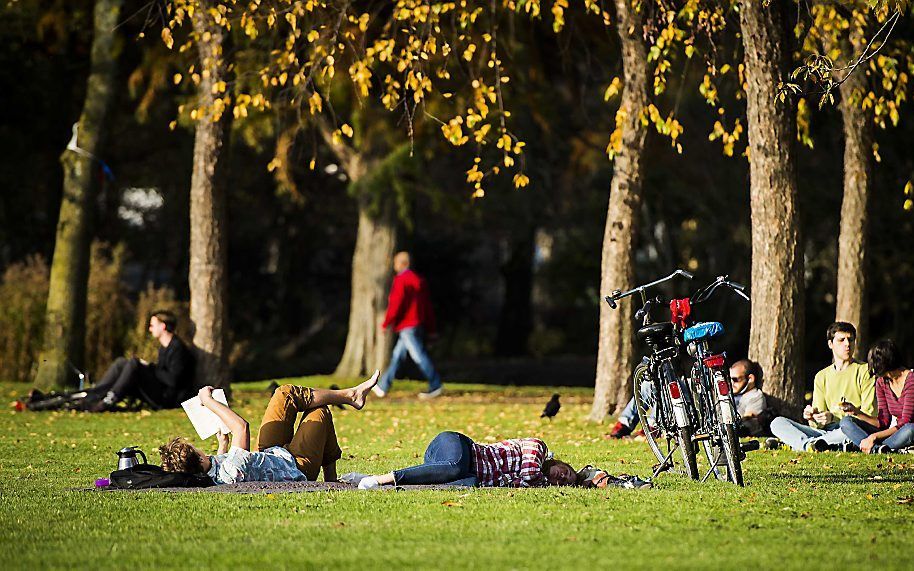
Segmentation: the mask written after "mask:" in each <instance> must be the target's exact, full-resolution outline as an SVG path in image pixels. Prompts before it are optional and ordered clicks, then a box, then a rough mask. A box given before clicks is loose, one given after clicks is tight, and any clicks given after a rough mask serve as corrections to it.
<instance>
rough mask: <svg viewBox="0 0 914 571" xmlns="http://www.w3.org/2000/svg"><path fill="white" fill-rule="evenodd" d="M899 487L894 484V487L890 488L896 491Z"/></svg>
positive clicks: (899, 485)
mask: <svg viewBox="0 0 914 571" xmlns="http://www.w3.org/2000/svg"><path fill="white" fill-rule="evenodd" d="M900 487H901V484H895V485H894V486H892V489H893V490H897V489H898V488H900Z"/></svg>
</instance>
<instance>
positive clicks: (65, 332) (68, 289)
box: [35, 0, 122, 390]
mask: <svg viewBox="0 0 914 571" xmlns="http://www.w3.org/2000/svg"><path fill="white" fill-rule="evenodd" d="M121 5H122V0H99V1H98V2H96V3H95V13H94V30H93V38H92V56H91V70H90V72H89V80H88V83H87V88H86V100H85V103H84V104H83V110H82V114H81V115H80V117H79V123H78V124H77V126H76V134H77V136H76V137H74V140H72V141H71V145H70V146H75V147H76V149H72V148H70V146H68V148H67V150H65V151H64V152H63V154H62V155H61V157H60V163H61V165H62V166H63V174H64V181H63V197H62V199H61V203H60V218H59V219H58V222H57V239H56V242H55V244H54V259H53V261H52V264H51V277H50V287H49V290H48V304H47V311H46V314H45V333H44V343H43V345H42V350H41V354H40V356H39V360H38V363H39V365H38V374H37V376H36V379H35V385H36V386H37V387H39V388H41V389H43V390H48V389H52V388H62V387H65V386H66V385H67V384H68V383H67V379H68V378H70V377H72V375H71V371H70V366H69V365H68V363H67V362H68V361H69V362H70V363H72V364H74V365H75V366H77V367H82V365H83V358H84V352H85V347H84V344H85V333H86V324H85V321H86V290H87V285H88V281H89V246H90V242H91V231H90V226H91V216H92V207H93V205H94V203H95V195H96V181H95V180H93V178H94V175H95V174H97V173H98V172H99V168H98V165H97V164H96V163H95V161H96V159H95V158H94V157H95V156H97V155H98V153H99V151H100V149H101V146H102V145H101V141H102V137H103V134H104V129H105V121H106V118H107V115H108V108H109V107H110V104H111V99H112V95H113V92H114V88H115V85H114V82H115V71H116V65H117V53H116V52H117V48H116V46H115V40H116V32H115V28H116V26H117V22H118V17H119V15H120V12H121ZM77 149H78V150H77Z"/></svg>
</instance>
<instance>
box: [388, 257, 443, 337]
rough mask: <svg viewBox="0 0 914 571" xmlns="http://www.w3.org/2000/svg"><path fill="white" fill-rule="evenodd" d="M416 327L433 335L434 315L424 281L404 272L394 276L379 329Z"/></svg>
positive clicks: (409, 271)
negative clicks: (385, 313)
mask: <svg viewBox="0 0 914 571" xmlns="http://www.w3.org/2000/svg"><path fill="white" fill-rule="evenodd" d="M416 326H422V327H423V328H424V329H425V332H426V333H428V334H432V333H434V332H435V313H434V311H432V301H431V299H430V297H429V294H428V285H427V284H426V283H425V280H424V279H422V277H420V276H419V274H417V273H416V272H414V271H412V270H404V271H402V272H400V273H399V274H397V275H396V276H394V281H393V284H391V286H390V297H389V298H388V299H387V315H385V316H384V323H383V324H382V325H381V327H382V328H384V329H386V328H388V327H393V328H394V331H402V330H404V329H406V328H407V327H416Z"/></svg>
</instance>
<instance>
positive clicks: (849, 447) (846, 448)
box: [841, 442, 860, 452]
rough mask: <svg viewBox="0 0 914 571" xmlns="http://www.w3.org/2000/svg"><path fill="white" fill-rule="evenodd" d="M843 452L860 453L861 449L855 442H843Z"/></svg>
mask: <svg viewBox="0 0 914 571" xmlns="http://www.w3.org/2000/svg"><path fill="white" fill-rule="evenodd" d="M841 451H842V452H860V447H859V446H857V445H856V444H854V443H853V442H842V443H841Z"/></svg>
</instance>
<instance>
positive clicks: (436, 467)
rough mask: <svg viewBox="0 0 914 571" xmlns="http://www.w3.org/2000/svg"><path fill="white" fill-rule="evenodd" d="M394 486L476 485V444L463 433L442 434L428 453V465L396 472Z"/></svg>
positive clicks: (426, 460)
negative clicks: (474, 456) (474, 461)
mask: <svg viewBox="0 0 914 571" xmlns="http://www.w3.org/2000/svg"><path fill="white" fill-rule="evenodd" d="M394 483H395V484H397V485H406V484H452V485H456V486H475V485H476V466H475V465H474V464H473V441H472V440H470V438H469V437H468V436H465V435H463V434H460V433H459V432H442V433H441V434H439V435H438V436H436V437H435V438H434V439H433V440H432V441H431V442H430V443H429V445H428V448H426V449H425V462H424V463H423V464H421V465H419V466H413V467H411V468H404V469H402V470H396V471H395V472H394Z"/></svg>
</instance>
